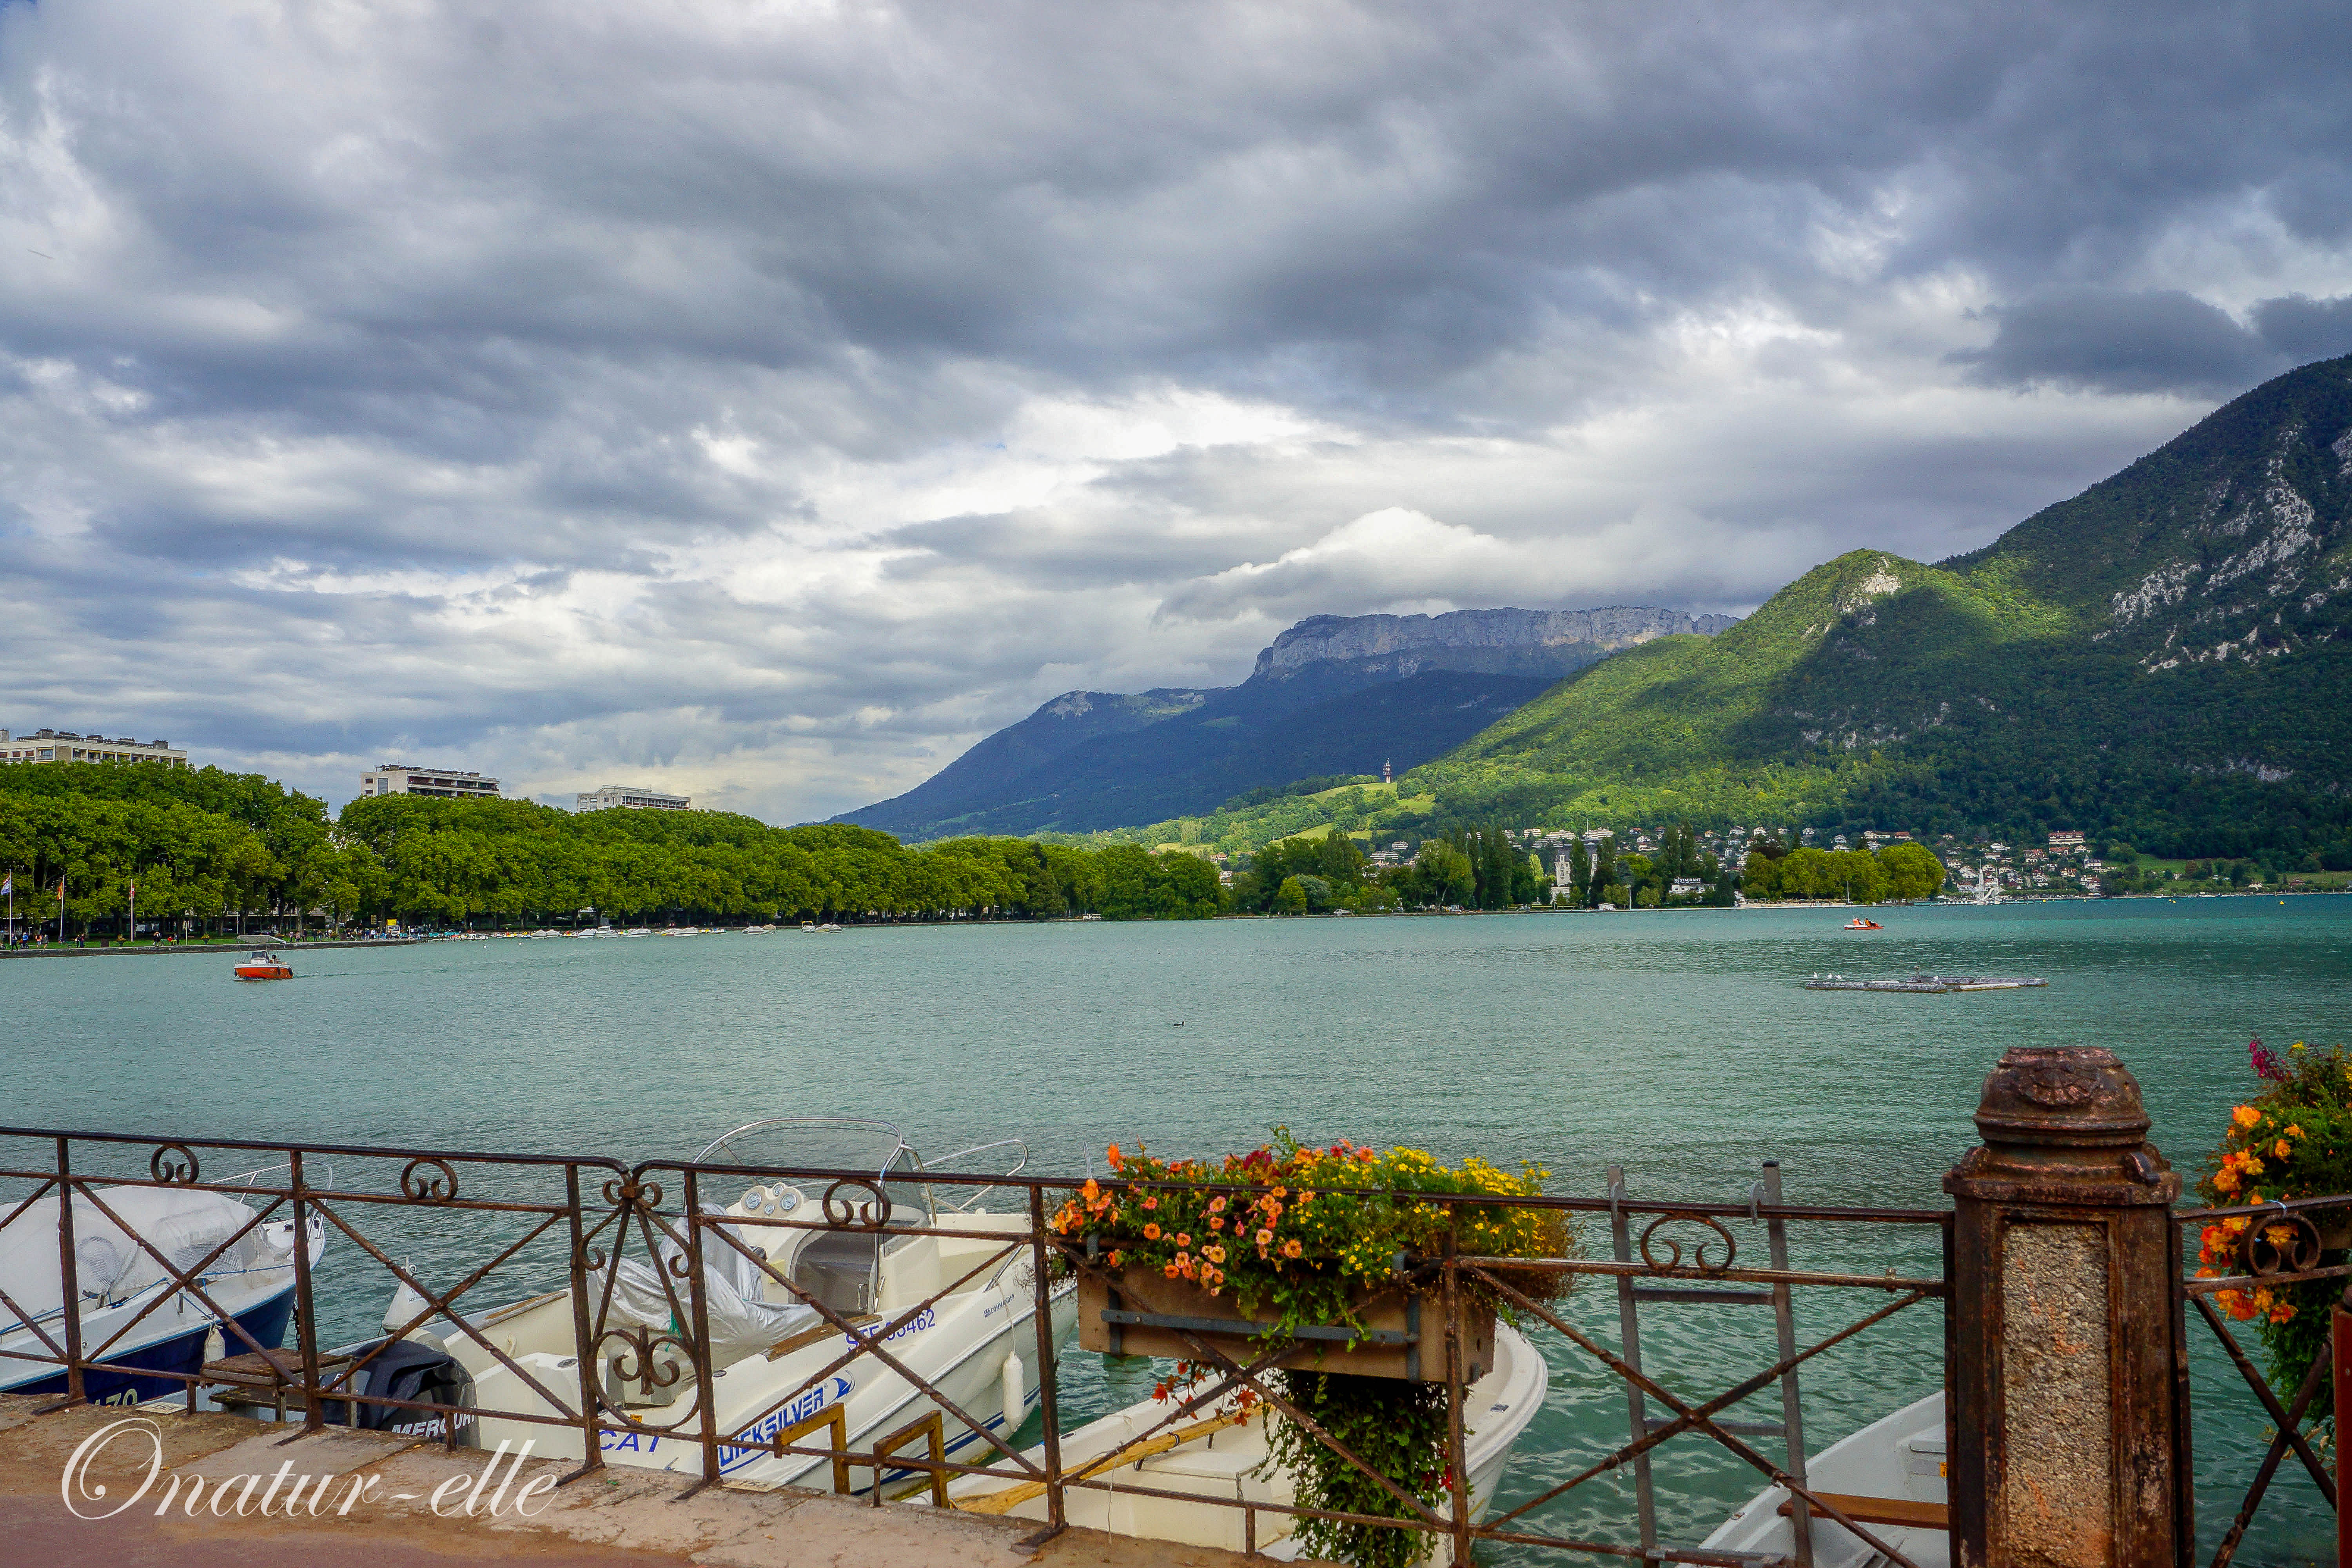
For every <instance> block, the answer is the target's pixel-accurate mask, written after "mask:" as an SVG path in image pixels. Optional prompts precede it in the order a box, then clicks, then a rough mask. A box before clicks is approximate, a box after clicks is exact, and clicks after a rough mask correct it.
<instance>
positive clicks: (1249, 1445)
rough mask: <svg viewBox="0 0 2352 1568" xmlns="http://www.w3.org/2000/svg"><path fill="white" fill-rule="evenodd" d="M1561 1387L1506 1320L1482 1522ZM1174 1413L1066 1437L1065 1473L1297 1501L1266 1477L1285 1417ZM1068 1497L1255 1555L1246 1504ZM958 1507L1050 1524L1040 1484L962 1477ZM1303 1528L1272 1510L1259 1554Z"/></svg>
mask: <svg viewBox="0 0 2352 1568" xmlns="http://www.w3.org/2000/svg"><path fill="white" fill-rule="evenodd" d="M1550 1383H1551V1374H1550V1373H1549V1370H1548V1369H1547V1368H1546V1367H1545V1365H1544V1361H1543V1357H1542V1356H1541V1355H1540V1354H1538V1352H1537V1351H1536V1348H1535V1347H1534V1346H1533V1345H1532V1344H1529V1343H1528V1340H1527V1337H1526V1336H1525V1335H1523V1334H1521V1333H1520V1332H1519V1331H1517V1329H1514V1328H1512V1327H1511V1326H1510V1325H1509V1324H1508V1323H1496V1325H1495V1365H1494V1366H1493V1367H1492V1368H1491V1369H1489V1370H1487V1371H1486V1373H1485V1375H1483V1376H1481V1377H1479V1378H1478V1379H1477V1380H1476V1381H1475V1382H1473V1383H1472V1384H1470V1385H1469V1387H1468V1388H1466V1389H1465V1390H1464V1400H1463V1403H1464V1407H1465V1428H1466V1431H1465V1439H1464V1441H1465V1449H1466V1458H1468V1461H1469V1465H1468V1468H1469V1472H1470V1516H1471V1518H1472V1519H1473V1520H1477V1519H1483V1518H1485V1517H1486V1509H1487V1505H1488V1504H1489V1503H1490V1502H1492V1501H1493V1500H1494V1497H1495V1492H1496V1489H1497V1488H1498V1487H1500V1486H1501V1485H1502V1482H1503V1476H1504V1473H1505V1471H1506V1470H1507V1468H1508V1467H1509V1464H1510V1459H1511V1450H1512V1448H1513V1447H1514V1446H1515V1445H1516V1444H1517V1442H1518V1440H1519V1435H1520V1434H1521V1433H1523V1432H1525V1431H1526V1430H1527V1427H1528V1422H1530V1421H1532V1420H1534V1419H1535V1415H1536V1412H1537V1411H1538V1410H1539V1409H1541V1408H1542V1407H1543V1402H1544V1394H1545V1391H1546V1390H1547V1389H1548V1388H1549V1386H1550ZM1174 1408H1175V1405H1174V1403H1173V1402H1172V1401H1171V1402H1170V1403H1166V1404H1162V1403H1159V1402H1157V1401H1153V1400H1149V1399H1147V1400H1145V1401H1143V1402H1142V1403H1141V1404H1139V1405H1129V1407H1128V1408H1127V1409H1125V1410H1122V1411H1119V1412H1118V1413H1117V1414H1116V1415H1106V1416H1104V1417H1103V1418H1102V1419H1101V1420H1099V1421H1094V1422H1089V1423H1088V1424H1087V1425H1086V1426H1081V1427H1079V1428H1078V1429H1077V1430H1076V1431H1075V1432H1066V1433H1064V1434H1063V1435H1062V1467H1063V1469H1064V1471H1065V1472H1066V1474H1068V1475H1071V1476H1074V1477H1075V1476H1080V1475H1085V1476H1086V1477H1087V1479H1093V1480H1099V1481H1104V1482H1107V1483H1109V1484H1110V1485H1111V1486H1113V1487H1118V1486H1120V1485H1123V1484H1124V1485H1130V1486H1136V1487H1144V1488H1149V1489H1151V1490H1153V1491H1163V1492H1186V1493H1191V1494H1192V1495H1195V1496H1199V1497H1203V1498H1226V1499H1232V1498H1246V1499H1248V1500H1251V1501H1254V1502H1270V1503H1280V1504H1284V1505H1289V1504H1292V1503H1293V1502H1295V1500H1296V1495H1295V1480H1294V1478H1293V1477H1292V1476H1291V1474H1290V1472H1289V1471H1288V1470H1286V1469H1284V1468H1275V1467H1268V1468H1267V1473H1265V1474H1263V1475H1262V1474H1259V1473H1258V1471H1259V1468H1260V1467H1261V1466H1264V1465H1265V1458H1266V1444H1265V1423H1266V1421H1267V1420H1268V1419H1275V1420H1279V1419H1281V1417H1280V1416H1279V1415H1275V1416H1271V1417H1270V1416H1269V1415H1268V1414H1267V1407H1266V1406H1265V1405H1262V1404H1261V1405H1256V1406H1255V1407H1253V1408H1252V1409H1251V1410H1250V1412H1249V1413H1248V1415H1246V1416H1244V1417H1242V1418H1240V1419H1238V1420H1235V1419H1230V1418H1221V1417H1218V1416H1215V1415H1209V1414H1207V1413H1204V1414H1203V1415H1199V1416H1190V1417H1180V1418H1179V1419H1178V1420H1176V1421H1174V1422H1172V1423H1168V1422H1167V1417H1168V1415H1169V1414H1170V1412H1171V1411H1172V1410H1173V1409H1174ZM1163 1423H1165V1425H1163ZM1155 1427H1157V1428H1160V1431H1159V1432H1158V1433H1157V1434H1156V1435H1154V1436H1145V1435H1146V1434H1150V1433H1152V1432H1153V1429H1154V1428H1155ZM1028 1458H1029V1459H1030V1460H1031V1462H1033V1463H1034V1464H1037V1465H1039V1466H1043V1465H1044V1463H1045V1449H1044V1448H1042V1447H1037V1448H1032V1449H1030V1450H1029V1451H1028ZM1089 1472H1090V1473H1089ZM1062 1495H1063V1504H1064V1507H1065V1509H1066V1510H1067V1513H1068V1516H1069V1521H1070V1522H1071V1523H1072V1524H1078V1525H1085V1526H1087V1528H1089V1529H1093V1530H1103V1531H1109V1532H1110V1533H1112V1534H1114V1535H1128V1536H1135V1537H1138V1538H1140V1539H1142V1540H1147V1541H1167V1542H1176V1543H1179V1544H1181V1545H1185V1546H1213V1547H1218V1548H1221V1549H1223V1550H1224V1551H1227V1552H1241V1551H1244V1550H1246V1549H1247V1545H1248V1538H1247V1536H1246V1534H1245V1533H1244V1510H1241V1509H1238V1508H1226V1507H1220V1506H1218V1505H1217V1504H1215V1503H1213V1502H1197V1503H1195V1502H1182V1501H1178V1500H1171V1499H1168V1498H1160V1497H1139V1496H1137V1495H1136V1494H1135V1493H1133V1492H1129V1491H1118V1490H1113V1491H1098V1490H1096V1489H1092V1488H1087V1487H1072V1488H1069V1489H1066V1491H1065V1492H1064V1493H1063V1494H1062ZM948 1500H949V1502H950V1505H951V1506H953V1507H955V1508H957V1509H959V1510H963V1511H966V1512H971V1513H990V1514H998V1515H1002V1516H1003V1517H1007V1518H1013V1519H1036V1520H1042V1519H1044V1518H1045V1496H1044V1489H1043V1488H1042V1487H1039V1486H1037V1485H1036V1484H1034V1483H1028V1484H1025V1485H1017V1486H1015V1485H1009V1484H1008V1483H1006V1482H1004V1481H1002V1480H998V1479H995V1478H993V1477H991V1476H959V1477H957V1478H956V1479H955V1481H954V1482H953V1483H952V1484H950V1486H949V1488H948ZM1437 1511H1438V1513H1439V1514H1440V1515H1441V1516H1442V1517H1451V1512H1450V1509H1449V1508H1448V1506H1447V1505H1444V1504H1440V1505H1439V1508H1438V1510H1437ZM1296 1523H1297V1521H1296V1520H1295V1519H1294V1518H1293V1517H1292V1516H1291V1515H1289V1514H1282V1513H1260V1514H1259V1515H1258V1516H1257V1550H1258V1551H1259V1552H1260V1553H1261V1554H1263V1555H1265V1556H1267V1557H1272V1558H1275V1559H1276V1560H1277V1561H1281V1562H1293V1561H1296V1560H1297V1558H1298V1556H1299V1546H1298V1543H1297V1541H1296V1539H1295V1538H1294V1536H1293V1533H1292V1532H1293V1530H1294V1528H1295V1526H1296ZM1424 1539H1429V1538H1427V1537H1424ZM1418 1561H1421V1562H1430V1563H1451V1562H1452V1561H1453V1542H1452V1541H1451V1540H1439V1541H1436V1542H1434V1544H1433V1546H1432V1547H1431V1548H1430V1549H1429V1551H1427V1552H1424V1553H1423V1555H1422V1557H1421V1558H1419V1559H1418Z"/></svg>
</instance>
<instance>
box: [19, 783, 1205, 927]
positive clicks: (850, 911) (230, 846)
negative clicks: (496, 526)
mask: <svg viewBox="0 0 2352 1568" xmlns="http://www.w3.org/2000/svg"><path fill="white" fill-rule="evenodd" d="M0 870H6V871H10V872H13V874H14V876H15V878H16V895H17V896H16V913H17V917H18V924H19V926H20V928H22V929H26V930H31V929H34V928H35V927H37V925H39V924H40V922H41V921H42V920H43V917H44V916H45V915H46V916H47V917H48V918H49V919H50V920H52V921H54V919H55V917H56V914H57V902H56V899H57V889H58V883H59V881H60V880H62V881H63V883H64V886H65V895H66V896H65V915H66V921H67V928H68V932H69V933H70V934H79V935H90V934H101V933H102V934H106V935H114V936H121V935H127V934H129V932H128V931H127V929H126V922H127V921H128V920H129V918H130V915H131V895H132V889H133V885H134V884H135V886H136V891H137V900H138V920H139V921H140V923H142V925H144V924H148V923H150V922H160V925H161V929H163V931H165V932H167V933H176V934H201V933H205V932H210V931H220V930H223V929H226V928H228V927H230V926H232V925H234V924H236V923H238V922H241V921H250V920H255V919H266V920H268V921H271V922H272V923H273V924H275V925H277V926H278V928H279V929H287V928H289V926H294V925H299V924H301V923H304V922H305V921H306V920H309V919H316V918H320V917H323V918H324V919H325V921H327V922H328V923H329V924H331V925H337V926H340V925H344V924H348V923H350V922H352V921H366V922H373V921H378V920H382V919H386V918H389V919H394V920H398V921H402V922H403V923H404V924H408V925H416V924H423V925H427V926H455V925H464V924H475V923H483V924H494V925H521V924H530V925H539V924H545V923H548V922H551V921H571V920H573V919H574V918H576V917H577V915H578V914H579V912H580V911H581V910H595V911H596V912H597V913H598V914H599V915H604V916H609V917H610V918H612V919H614V920H616V921H618V920H628V921H657V920H669V919H680V920H683V919H716V920H728V919H742V920H759V921H767V920H772V919H844V920H870V919H886V920H899V919H925V918H942V917H949V916H977V915H1009V916H1031V917H1036V916H1056V915H1073V914H1099V915H1101V916H1103V917H1104V918H1106V919H1110V920H1192V919H1202V918H1206V917H1208V916H1211V915H1214V914H1216V913H1218V912H1219V911H1220V909H1221V908H1222V900H1221V899H1220V897H1219V888H1218V885H1217V874H1216V869H1215V868H1214V867H1213V866H1211V865H1210V864H1208V863H1207V862H1206V861H1204V860H1202V858H1199V857H1198V856H1194V855H1188V854H1180V853H1168V854H1155V853H1152V852H1150V851H1148V850H1145V849H1142V848H1139V847H1136V846H1133V845H1113V846H1110V847H1107V848H1102V849H1085V848H1071V847H1062V846H1058V845H1045V844H1034V843H1031V842H1029V841H1027V840H1024V839H1016V838H963V839H950V840H948V841H946V842H943V843H940V844H934V845H929V846H927V847H923V848H920V849H909V848H908V847H905V846H904V845H901V844H900V843H899V842H898V840H897V839H895V838H893V837H890V836H889V835H887V834H885V833H877V832H874V831H872V830H871V829H868V828H862V827H847V826H811V827H771V826H767V825H766V824H764V823H761V822H758V821H755V820H753V819H752V818H751V817H748V816H732V815H730V814H728V813H724V812H708V811H698V812H666V811H600V812H590V813H585V814H582V815H574V814H572V813H570V812H565V811H558V810H555V809H553V808H552V807H549V806H543V805H533V804H531V803H530V802H527V801H512V800H483V801H470V800H466V801H461V800H433V799H427V798H425V797H421V796H414V795H392V796H386V797H381V798H376V799H362V800H355V801H352V803H351V804H350V805H346V806H344V807H343V809H342V811H341V814H340V815H339V816H335V817H332V818H330V817H329V816H328V814H327V808H326V805H325V804H324V803H323V802H320V801H318V800H314V799H312V798H310V796H308V795H300V794H298V793H295V792H293V791H290V790H288V789H286V788H284V787H283V786H281V785H279V784H274V783H272V782H270V781H269V780H268V779H264V778H262V777H261V776H259V775H258V774H251V773H247V774H237V773H224V772H222V771H221V770H219V769H217V768H199V769H193V770H190V769H177V768H164V767H158V766H154V765H152V764H146V763H133V764H130V765H127V766H60V765H58V764H56V763H47V764H43V763H16V764H9V765H5V766H0Z"/></svg>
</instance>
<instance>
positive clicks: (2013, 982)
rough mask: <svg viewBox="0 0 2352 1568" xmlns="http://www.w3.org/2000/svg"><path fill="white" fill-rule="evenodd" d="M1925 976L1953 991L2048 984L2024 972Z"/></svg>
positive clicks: (2020, 987) (1994, 989) (2006, 988)
mask: <svg viewBox="0 0 2352 1568" xmlns="http://www.w3.org/2000/svg"><path fill="white" fill-rule="evenodd" d="M1927 979H1929V980H1932V981H1935V982H1937V984H1941V985H1945V986H1948V987H1949V988H1950V989H1952V990H1954V991H2021V990H2023V989H2025V988H2026V987H2027V986H2031V985H2047V984H2050V982H2048V981H2047V980H2043V979H2042V978H2041V977H2039V976H2038V975H2025V974H1930V975H1928V976H1927Z"/></svg>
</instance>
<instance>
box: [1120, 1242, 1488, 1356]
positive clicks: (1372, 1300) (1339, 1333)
mask: <svg viewBox="0 0 2352 1568" xmlns="http://www.w3.org/2000/svg"><path fill="white" fill-rule="evenodd" d="M1117 1279H1118V1283H1117V1285H1116V1286H1113V1285H1111V1284H1109V1283H1108V1282H1106V1281H1105V1280H1103V1279H1098V1278H1097V1277H1096V1276H1095V1275H1093V1274H1091V1273H1088V1272H1085V1271H1083V1270H1082V1271H1081V1272H1080V1273H1079V1275H1078V1345H1079V1347H1080V1348H1081V1349H1083V1350H1090V1351H1100V1352H1104V1353H1106V1354H1109V1355H1149V1356H1163V1357H1166V1358H1169V1359H1171V1360H1175V1361H1192V1360H1197V1359H1198V1358H1199V1355H1200V1352H1198V1351H1196V1350H1194V1349H1193V1348H1192V1345H1191V1344H1189V1343H1188V1342H1186V1341H1185V1338H1184V1334H1185V1333H1186V1332H1189V1333H1191V1334H1192V1335H1193V1336H1194V1337H1196V1338H1198V1339H1200V1340H1201V1341H1202V1342H1204V1343H1206V1344H1209V1345H1211V1346H1213V1348H1214V1349H1216V1350H1217V1351H1219V1352H1222V1353H1223V1354H1224V1355H1226V1356H1228V1357H1230V1358H1232V1359H1233V1360H1234V1362H1235V1363H1239V1364H1240V1365H1243V1366H1247V1365H1249V1364H1250V1363H1252V1362H1254V1361H1255V1360H1256V1359H1257V1358H1258V1357H1260V1356H1262V1355H1264V1354H1265V1351H1266V1345H1265V1342H1263V1341H1262V1340H1261V1339H1260V1338H1259V1336H1260V1335H1262V1334H1264V1333H1265V1331H1267V1330H1268V1329H1269V1328H1271V1327H1272V1326H1273V1324H1272V1322H1271V1321H1267V1320H1259V1319H1253V1318H1245V1317H1244V1316H1242V1313H1241V1309H1240V1307H1239V1306H1237V1305H1236V1304H1235V1303H1234V1300H1233V1298H1232V1296H1231V1295H1230V1294H1227V1295H1222V1296H1212V1295H1210V1294H1209V1293H1208V1291H1206V1290H1204V1289H1202V1288H1201V1287H1200V1286H1198V1285H1195V1284H1193V1283H1192V1282H1191V1281H1190V1280H1185V1279H1169V1278H1168V1277H1167V1276H1166V1275H1164V1274H1161V1273H1160V1272H1159V1271H1158V1270H1157V1269H1148V1268H1129V1269H1127V1270H1125V1271H1124V1272H1122V1273H1120V1274H1119V1275H1118V1276H1117ZM1349 1304H1350V1305H1351V1306H1353V1307H1354V1308H1355V1310H1356V1314H1357V1317H1358V1318H1359V1319H1360V1321H1362V1323H1363V1324H1364V1326H1365V1328H1366V1329H1368V1330H1370V1333H1369V1334H1368V1335H1366V1336H1365V1337H1363V1338H1361V1339H1359V1340H1357V1341H1356V1342H1355V1344H1354V1345H1353V1347H1352V1348H1351V1347H1350V1346H1349V1339H1350V1337H1351V1336H1352V1335H1353V1333H1354V1331H1353V1330H1351V1329H1349V1328H1348V1327H1347V1326H1346V1325H1345V1324H1340V1325H1338V1326H1310V1327H1307V1328H1304V1329H1301V1330H1299V1331H1298V1332H1297V1339H1296V1343H1295V1344H1294V1346H1293V1349H1292V1351H1291V1353H1289V1354H1288V1355H1286V1356H1285V1357H1284V1358H1283V1359H1282V1362H1281V1363H1280V1364H1281V1365H1283V1366H1284V1367H1286V1368H1291V1369H1294V1370H1297V1371H1302V1372H1339V1373H1348V1374H1349V1375H1350V1376H1355V1377H1394V1378H1403V1379H1406V1380H1408V1381H1411V1382H1414V1383H1443V1382H1444V1381H1445V1312H1444V1306H1443V1304H1442V1303H1441V1302H1440V1301H1439V1300H1438V1299H1437V1297H1435V1296H1434V1295H1428V1296H1421V1295H1409V1294H1407V1293H1406V1292H1405V1291H1404V1290H1403V1289H1401V1288H1399V1287H1394V1286H1390V1287H1385V1288H1374V1287H1370V1286H1361V1287H1359V1288H1358V1289H1357V1290H1356V1292H1355V1293H1354V1294H1353V1295H1352V1296H1351V1298H1350V1300H1349ZM1494 1364H1495V1312H1494V1309H1493V1308H1491V1307H1488V1306H1486V1304H1484V1303H1483V1302H1479V1301H1475V1300H1470V1299H1468V1298H1466V1297H1465V1299H1464V1300H1463V1302H1462V1369H1463V1381H1464V1382H1465V1383H1469V1382H1473V1381H1475V1379H1476V1378H1478V1377H1479V1376H1480V1375H1481V1374H1482V1373H1485V1372H1486V1369H1488V1368H1489V1367H1492V1366H1493V1365H1494Z"/></svg>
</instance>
